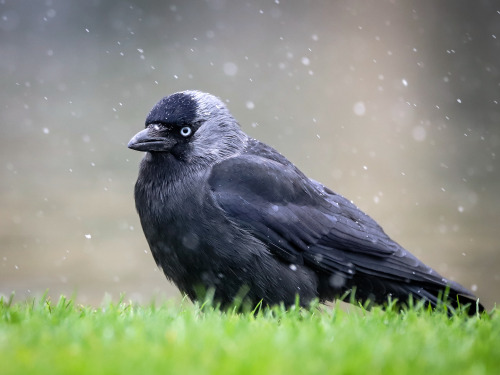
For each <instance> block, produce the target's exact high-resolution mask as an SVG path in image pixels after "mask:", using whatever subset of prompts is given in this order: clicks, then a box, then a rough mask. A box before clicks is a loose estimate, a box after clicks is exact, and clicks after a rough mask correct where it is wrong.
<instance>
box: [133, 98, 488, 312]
mask: <svg viewBox="0 0 500 375" xmlns="http://www.w3.org/2000/svg"><path fill="white" fill-rule="evenodd" d="M128 147H129V148H131V149H133V150H137V151H144V152H146V154H145V156H144V158H143V159H142V161H141V164H140V169H139V177H138V179H137V183H136V184H135V204H136V209H137V212H138V214H139V217H140V220H141V224H142V229H143V231H144V234H145V236H146V239H147V241H148V244H149V247H150V248H151V253H152V254H153V257H154V259H155V261H156V263H157V265H158V266H159V267H160V268H161V269H162V270H163V272H164V273H165V276H166V277H167V278H168V279H169V280H171V281H173V282H174V283H175V285H176V286H177V287H178V288H179V289H180V291H181V292H182V293H184V294H186V295H188V296H189V298H190V299H191V300H199V299H202V298H205V297H206V294H205V293H207V291H211V293H213V299H214V301H215V302H217V303H219V304H220V305H221V306H223V307H228V306H231V305H232V303H234V301H235V299H240V300H241V299H243V300H244V301H246V302H248V303H250V304H252V305H256V304H258V303H259V302H262V304H263V305H275V304H280V303H283V304H284V305H285V306H291V305H293V304H295V303H296V301H297V300H298V301H299V302H300V305H303V306H305V305H308V304H309V303H310V302H311V301H312V300H314V299H319V300H320V301H321V302H325V301H329V300H333V299H334V298H336V297H338V296H342V295H345V294H346V293H349V292H351V293H352V291H354V296H355V301H357V302H358V303H359V302H362V303H367V304H369V303H376V304H384V303H386V302H387V300H388V298H392V299H394V300H398V301H400V302H401V303H406V302H408V299H409V297H410V296H411V297H412V298H413V299H414V300H421V299H423V300H425V301H426V303H430V304H431V305H432V306H436V305H437V304H439V301H440V299H441V298H442V297H443V298H444V293H447V297H448V300H447V304H448V306H449V307H450V308H451V309H453V308H456V307H457V306H458V305H463V304H470V305H471V306H470V309H469V312H470V313H475V312H476V310H479V311H481V310H483V307H482V306H481V305H480V304H479V302H477V301H476V297H475V296H474V295H473V294H472V293H471V292H470V291H469V290H467V289H466V288H464V287H463V286H461V285H459V284H457V283H455V282H453V281H451V280H448V279H446V278H444V277H442V276H441V275H439V274H438V273H437V272H436V271H435V270H433V269H431V268H430V267H428V266H426V265H425V264H423V263H422V262H421V261H419V260H418V259H417V258H416V257H414V256H413V255H412V254H410V253H409V252H408V251H406V250H405V249H403V248H402V247H401V246H400V245H399V244H397V243H396V242H394V241H393V240H391V239H390V238H389V237H388V236H387V234H385V232H384V231H383V230H382V228H381V227H380V226H379V225H378V224H377V223H376V222H375V221H374V220H373V219H372V218H370V217H369V216H368V215H366V214H365V213H363V212H362V211H361V210H360V209H358V208H357V207H356V206H355V205H354V204H353V203H352V202H351V201H349V200H347V199H345V198H344V197H342V196H340V195H338V194H336V193H334V192H333V191H332V190H330V189H329V188H327V187H325V186H323V185H322V184H321V183H319V182H317V181H314V180H312V179H310V178H308V177H307V176H306V175H304V174H303V173H302V172H301V171H300V170H299V169H298V168H297V167H296V166H295V165H293V164H292V163H291V162H290V161H289V160H288V159H286V158H285V157H284V156H282V155H281V154H280V153H279V152H277V151H276V150H274V149H273V148H272V147H270V146H268V145H266V144H264V143H262V142H259V141H257V140H255V139H253V138H251V137H249V136H248V135H247V134H245V133H244V132H243V131H242V130H241V129H240V126H239V124H238V122H237V121H236V120H235V119H234V118H233V116H232V115H231V114H230V113H229V111H228V109H227V108H226V106H225V105H224V103H223V102H222V101H221V100H220V99H218V98H216V97H215V96H212V95H210V94H207V93H203V92H199V91H183V92H178V93H175V94H172V95H170V96H168V97H165V98H163V99H161V100H160V101H159V102H158V103H157V104H156V105H155V106H154V107H153V109H152V110H151V111H150V112H149V114H148V116H147V118H146V126H145V129H144V130H142V131H140V132H139V133H137V134H136V135H135V136H134V137H133V138H132V139H131V140H130V142H129V144H128ZM351 300H352V299H351Z"/></svg>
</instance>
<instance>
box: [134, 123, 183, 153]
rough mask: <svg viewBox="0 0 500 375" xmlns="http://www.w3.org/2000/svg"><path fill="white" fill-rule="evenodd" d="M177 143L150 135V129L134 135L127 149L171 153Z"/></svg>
mask: <svg viewBox="0 0 500 375" xmlns="http://www.w3.org/2000/svg"><path fill="white" fill-rule="evenodd" d="M175 143H176V142H175V140H173V139H169V138H164V137H157V136H151V135H150V134H149V129H148V128H146V129H144V130H141V131H140V132H139V133H137V134H136V135H134V136H133V137H132V139H131V140H130V142H129V143H128V145H127V147H128V148H131V149H132V150H136V151H157V152H161V151H163V152H166V151H170V149H171V148H172V147H173V146H174V145H175Z"/></svg>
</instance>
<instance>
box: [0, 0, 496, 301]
mask: <svg viewBox="0 0 500 375" xmlns="http://www.w3.org/2000/svg"><path fill="white" fill-rule="evenodd" d="M0 53H1V59H0V72H1V80H2V81H1V91H0V95H1V102H0V103H1V108H2V110H1V125H0V210H1V211H0V294H1V295H10V294H11V293H12V292H15V293H16V298H18V299H23V298H26V297H30V296H39V295H40V294H41V293H43V292H44V291H45V290H47V289H48V290H49V294H50V295H52V296H54V297H57V296H58V295H59V294H60V293H65V294H67V295H71V294H73V293H74V294H75V295H76V298H77V300H78V301H79V302H82V303H92V304H99V303H100V302H101V301H102V300H103V298H105V296H107V297H106V298H108V299H109V298H111V299H113V300H117V299H118V298H119V295H120V293H126V298H127V299H132V300H134V301H139V302H149V301H150V300H151V299H153V298H156V299H165V298H171V297H174V296H175V297H176V298H178V297H179V294H178V292H177V291H176V289H175V288H174V287H172V286H171V285H170V284H169V283H168V282H167V281H166V279H165V278H164V277H163V275H162V274H161V272H160V271H158V270H157V269H156V266H155V264H154V261H153V259H152V256H151V254H150V253H149V249H148V247H147V244H146V241H145V239H144V236H143V234H142V230H141V228H140V224H139V221H138V217H137V215H136V213H135V208H134V203H133V197H132V191H133V184H134V182H135V178H136V175H137V166H138V163H139V160H140V158H141V157H142V155H141V154H140V153H137V152H133V151H131V150H128V149H127V148H126V144H127V142H128V140H129V139H130V138H131V137H132V136H133V135H134V134H135V133H136V132H137V131H139V130H140V129H141V128H142V127H143V124H144V119H145V116H146V114H147V112H148V111H149V109H150V108H151V107H152V106H153V105H154V104H155V102H156V101H157V100H159V99H160V98H161V97H163V96H165V95H168V94H170V93H173V92H175V91H180V90H185V89H200V90H204V91H208V92H210V93H213V94H215V95H217V96H219V97H221V98H222V99H223V100H225V101H227V104H228V106H229V108H230V110H231V111H232V113H233V114H234V116H235V117H236V118H237V119H238V120H239V122H240V123H241V125H242V127H243V128H244V130H245V131H247V132H248V133H249V134H250V135H252V136H254V137H256V138H258V139H260V140H262V141H264V142H266V143H269V144H271V145H272V146H274V147H276V148H277V149H278V150H279V151H280V152H282V153H283V154H284V155H286V156H287V157H288V158H289V159H291V160H292V161H293V162H294V163H296V165H297V166H299V168H301V169H302V170H303V171H304V172H305V173H306V174H308V175H309V176H310V177H312V178H314V179H317V180H319V181H321V182H323V183H324V184H326V185H327V186H329V187H330V188H332V189H333V190H335V191H337V192H339V193H341V194H342V195H344V196H346V197H348V198H349V199H352V200H353V201H354V202H355V203H356V204H357V205H358V206H359V207H360V208H361V209H363V210H364V211H365V212H367V213H368V214H370V215H371V216H372V217H374V218H375V219H376V220H377V221H379V223H380V224H381V225H382V226H383V227H384V229H385V230H386V232H387V233H388V234H389V235H391V236H392V237H393V238H394V239H395V240H396V241H398V242H399V243H401V244H402V245H404V246H405V247H406V248H407V249H408V250H410V251H411V252H413V253H414V254H415V255H417V256H418V257H419V258H421V259H422V260H423V261H425V262H427V263H428V264H429V265H431V266H433V267H434V268H436V269H437V270H438V271H439V272H441V273H442V274H443V275H445V276H447V277H450V278H452V279H454V280H457V281H459V282H461V283H462V284H463V285H464V286H466V287H468V288H472V289H473V290H474V291H475V292H476V293H477V295H478V296H480V297H481V299H482V300H483V301H484V302H485V303H486V304H487V306H488V307H492V306H493V304H494V303H495V302H498V300H499V292H498V290H499V287H500V271H499V267H498V266H499V264H500V263H499V262H500V253H499V250H500V249H499V247H500V224H499V223H500V199H499V191H500V175H499V165H498V160H499V155H500V128H499V122H500V104H499V101H500V87H499V83H500V72H499V61H500V7H499V6H498V3H495V2H493V1H492V2H488V1H474V2H471V1H439V2H438V1H409V2H408V1H377V2H366V1H336V2H332V1H300V2H299V1H293V2H292V1H285V0H280V1H273V0H270V1H229V0H210V1H166V2H160V1H158V2H155V1H120V2H118V1H95V0H94V1H85V2H83V1H76V0H73V1H66V0H65V1H63V0H60V1H57V0H46V1H24V0H10V1H9V0H3V1H0Z"/></svg>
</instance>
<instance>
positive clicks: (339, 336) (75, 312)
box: [0, 297, 500, 375]
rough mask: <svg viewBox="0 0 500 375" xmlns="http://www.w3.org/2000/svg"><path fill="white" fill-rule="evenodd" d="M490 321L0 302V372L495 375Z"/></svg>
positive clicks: (496, 346)
mask: <svg viewBox="0 0 500 375" xmlns="http://www.w3.org/2000/svg"><path fill="white" fill-rule="evenodd" d="M499 371H500V318H499V317H498V313H497V311H494V312H493V313H492V314H490V315H483V316H480V317H479V316H475V317H472V318H469V317H467V316H466V315H465V314H463V313H458V314H455V315H453V316H452V317H448V315H447V314H446V313H445V312H443V311H441V312H431V311H428V309H426V308H424V307H422V306H417V307H413V308H411V309H408V310H404V311H402V312H397V311H394V309H393V310H389V311H383V310H381V309H379V308H375V309H373V310H372V311H370V312H368V311H364V310H363V309H357V308H356V309H349V311H346V310H345V309H340V308H338V307H333V308H324V307H323V308H319V307H318V306H316V307H313V308H311V309H309V310H307V309H300V308H295V309H291V310H288V311H285V310H284V309H281V308H274V309H263V310H262V311H259V312H257V313H251V312H248V313H235V312H221V311H219V310H217V309H213V308H211V307H206V306H205V307H200V306H198V305H192V304H190V303H188V302H183V303H181V304H175V303H173V302H172V303H165V304H161V305H159V306H155V305H154V304H150V305H147V306H143V305H137V304H130V303H124V302H123V301H122V302H120V303H116V304H109V303H108V304H105V305H103V306H102V307H99V308H95V307H91V306H81V305H76V304H75V303H74V302H73V301H72V300H71V299H68V298H65V297H61V298H60V299H59V301H56V302H52V301H50V300H48V299H46V298H42V299H39V300H31V301H24V302H17V303H13V302H12V300H11V299H0V373H1V374H2V375H7V374H33V373H38V374H153V373H162V374H230V373H233V374H276V375H277V374H286V375H291V374H322V375H325V374H398V375H399V374H498V373H500V372H499Z"/></svg>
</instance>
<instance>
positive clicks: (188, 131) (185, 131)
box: [181, 126, 193, 137]
mask: <svg viewBox="0 0 500 375" xmlns="http://www.w3.org/2000/svg"><path fill="white" fill-rule="evenodd" d="M192 132H193V131H192V130H191V128H190V127H189V126H184V127H183V128H182V129H181V135H182V136H183V137H189V136H190V135H191V133H192Z"/></svg>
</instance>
